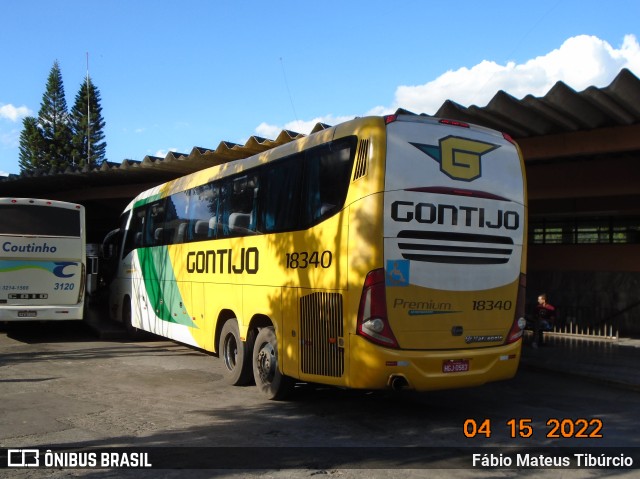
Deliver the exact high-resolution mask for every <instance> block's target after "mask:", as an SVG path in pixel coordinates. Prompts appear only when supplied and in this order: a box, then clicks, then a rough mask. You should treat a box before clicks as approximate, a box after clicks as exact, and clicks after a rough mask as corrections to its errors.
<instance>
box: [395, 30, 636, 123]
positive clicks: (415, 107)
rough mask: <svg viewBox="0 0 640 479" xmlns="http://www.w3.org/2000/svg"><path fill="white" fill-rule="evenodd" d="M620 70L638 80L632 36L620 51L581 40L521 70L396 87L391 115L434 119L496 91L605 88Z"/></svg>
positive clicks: (473, 72)
mask: <svg viewBox="0 0 640 479" xmlns="http://www.w3.org/2000/svg"><path fill="white" fill-rule="evenodd" d="M622 68H628V69H629V70H631V71H633V72H634V73H636V74H640V45H639V44H638V40H637V39H636V37H635V36H634V35H627V36H625V37H624V41H623V44H622V46H621V47H620V48H619V49H616V48H613V47H612V46H611V45H610V44H609V43H607V42H606V41H604V40H601V39H599V38H597V37H594V36H587V35H580V36H577V37H572V38H569V39H568V40H566V41H565V42H564V43H563V44H562V45H561V46H560V48H558V49H556V50H553V51H552V52H549V53H547V54H546V55H543V56H539V57H536V58H534V59H531V60H529V61H527V62H525V63H523V64H516V63H515V62H508V63H507V64H506V65H499V64H497V63H495V62H493V61H490V60H484V61H482V62H480V63H479V64H477V65H475V66H473V67H471V68H466V67H463V68H460V69H458V70H456V71H451V70H450V71H448V72H446V73H443V74H442V75H440V76H439V77H438V78H436V79H435V80H432V81H430V82H427V83H425V84H423V85H403V86H399V87H398V88H397V89H396V94H395V102H394V105H393V108H391V109H392V110H395V109H396V108H398V107H402V108H406V109H407V110H411V111H415V112H420V113H423V112H424V113H429V114H433V113H435V112H436V111H437V110H438V108H439V107H440V106H441V105H442V103H444V102H445V101H446V100H453V101H455V102H457V103H460V104H462V105H465V106H469V105H472V104H475V105H480V106H484V105H486V104H487V103H488V102H489V101H490V100H491V98H492V97H493V96H494V95H495V94H496V93H497V92H498V91H499V90H504V91H506V92H507V93H509V94H511V95H513V96H515V97H517V98H523V97H524V96H526V95H528V94H531V95H534V96H544V95H545V94H546V93H547V92H548V91H549V90H550V89H551V87H553V85H554V84H555V83H556V82H558V81H562V82H564V83H566V84H567V85H569V86H570V87H571V88H574V89H575V90H577V91H581V90H584V89H585V88H587V87H589V86H592V85H593V86H597V87H604V86H606V85H608V84H609V83H610V82H611V81H612V80H613V78H614V77H615V76H616V75H617V74H618V73H619V72H620V70H621V69H622Z"/></svg>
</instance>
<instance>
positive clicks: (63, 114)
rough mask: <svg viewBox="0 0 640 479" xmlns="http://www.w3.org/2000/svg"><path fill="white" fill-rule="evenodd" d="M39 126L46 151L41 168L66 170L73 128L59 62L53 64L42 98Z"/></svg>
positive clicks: (69, 157) (69, 156)
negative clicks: (70, 125) (70, 122)
mask: <svg viewBox="0 0 640 479" xmlns="http://www.w3.org/2000/svg"><path fill="white" fill-rule="evenodd" d="M38 125H39V127H40V129H41V131H42V136H43V139H44V151H43V155H42V158H41V160H40V161H41V163H40V165H39V166H41V167H44V168H51V167H54V168H62V169H64V168H66V167H67V166H68V165H69V164H70V160H71V128H70V127H69V114H68V113H67V101H66V100H65V97H64V85H63V83H62V74H61V72H60V66H59V64H58V61H57V60H56V61H55V62H54V63H53V67H52V68H51V72H50V73H49V78H48V80H47V87H46V90H45V92H44V95H43V96H42V104H41V105H40V111H39V112H38Z"/></svg>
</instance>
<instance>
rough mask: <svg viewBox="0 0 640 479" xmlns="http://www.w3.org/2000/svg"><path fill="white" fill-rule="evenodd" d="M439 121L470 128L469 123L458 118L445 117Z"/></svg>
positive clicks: (444, 123) (443, 123)
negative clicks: (449, 118)
mask: <svg viewBox="0 0 640 479" xmlns="http://www.w3.org/2000/svg"><path fill="white" fill-rule="evenodd" d="M439 122H440V123H441V124H442V125H450V126H460V127H462V128H471V127H470V126H469V123H465V122H463V121H458V120H448V119H446V118H443V119H442V120H439Z"/></svg>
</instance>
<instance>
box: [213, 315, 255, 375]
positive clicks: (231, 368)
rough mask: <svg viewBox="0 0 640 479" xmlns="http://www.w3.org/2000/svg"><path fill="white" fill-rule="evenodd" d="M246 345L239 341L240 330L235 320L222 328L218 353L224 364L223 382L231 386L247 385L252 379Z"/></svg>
mask: <svg viewBox="0 0 640 479" xmlns="http://www.w3.org/2000/svg"><path fill="white" fill-rule="evenodd" d="M247 349H248V348H247V344H246V343H245V342H244V341H242V340H241V339H240V329H239V328H238V322H237V321H236V320H235V319H230V320H228V321H227V322H226V323H224V326H223V327H222V331H221V333H220V342H219V344H218V351H219V352H220V353H219V354H220V358H222V362H223V364H224V372H225V381H226V382H227V383H228V384H231V385H232V386H242V385H245V384H248V383H249V382H250V381H251V378H252V371H251V365H250V354H247V352H248V351H247Z"/></svg>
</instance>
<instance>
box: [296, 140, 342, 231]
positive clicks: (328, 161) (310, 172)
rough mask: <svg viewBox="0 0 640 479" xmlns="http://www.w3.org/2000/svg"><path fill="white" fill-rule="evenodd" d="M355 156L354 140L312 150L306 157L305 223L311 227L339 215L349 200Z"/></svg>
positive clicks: (340, 141)
mask: <svg viewBox="0 0 640 479" xmlns="http://www.w3.org/2000/svg"><path fill="white" fill-rule="evenodd" d="M354 154H355V139H354V138H353V137H349V138H345V139H342V140H338V141H335V142H333V143H330V144H327V145H323V146H321V147H318V148H314V149H312V150H309V151H308V152H307V154H306V158H305V160H306V161H305V181H304V185H305V191H303V194H302V198H303V199H302V205H303V212H302V214H303V217H304V218H303V221H302V223H303V224H304V225H305V226H311V225H313V224H315V223H317V222H318V221H320V220H322V219H324V218H328V217H329V216H331V215H333V214H334V213H336V212H338V211H339V210H340V209H341V208H342V206H343V205H344V202H345V200H346V198H347V192H348V190H349V182H350V180H351V168H352V166H353V158H354Z"/></svg>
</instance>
